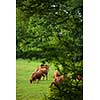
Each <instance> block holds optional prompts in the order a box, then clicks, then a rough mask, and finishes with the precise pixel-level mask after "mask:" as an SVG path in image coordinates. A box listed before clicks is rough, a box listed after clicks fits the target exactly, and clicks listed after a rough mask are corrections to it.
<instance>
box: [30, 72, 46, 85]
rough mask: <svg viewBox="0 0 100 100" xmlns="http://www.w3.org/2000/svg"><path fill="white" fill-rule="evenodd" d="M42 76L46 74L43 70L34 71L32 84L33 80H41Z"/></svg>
mask: <svg viewBox="0 0 100 100" xmlns="http://www.w3.org/2000/svg"><path fill="white" fill-rule="evenodd" d="M42 76H43V77H44V74H43V73H42V72H41V71H37V72H34V73H33V74H32V76H31V79H30V83H31V84H32V81H36V80H37V81H38V82H39V80H40V79H41V77H42Z"/></svg>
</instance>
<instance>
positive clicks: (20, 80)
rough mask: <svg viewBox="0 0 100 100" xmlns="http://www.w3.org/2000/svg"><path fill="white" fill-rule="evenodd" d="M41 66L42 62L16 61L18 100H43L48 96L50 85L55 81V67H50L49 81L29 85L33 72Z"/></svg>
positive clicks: (51, 65)
mask: <svg viewBox="0 0 100 100" xmlns="http://www.w3.org/2000/svg"><path fill="white" fill-rule="evenodd" d="M40 64H41V60H33V61H30V60H23V59H17V60H16V100H43V98H44V96H45V95H48V92H49V86H50V83H51V82H52V81H53V73H54V70H55V67H54V66H53V64H49V65H50V70H49V74H48V80H41V81H40V82H39V83H33V84H30V83H29V79H30V77H31V74H32V72H34V70H35V69H36V68H37V67H38V66H39V65H40Z"/></svg>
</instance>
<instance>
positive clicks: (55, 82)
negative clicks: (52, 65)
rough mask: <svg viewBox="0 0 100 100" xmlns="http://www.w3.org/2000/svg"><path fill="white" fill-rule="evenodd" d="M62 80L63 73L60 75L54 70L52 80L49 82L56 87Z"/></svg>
mask: <svg viewBox="0 0 100 100" xmlns="http://www.w3.org/2000/svg"><path fill="white" fill-rule="evenodd" d="M63 80H64V77H63V75H60V73H59V72H58V71H55V72H54V81H53V82H52V83H51V85H50V87H51V86H56V87H57V88H58V84H60V83H61V82H62V81H63Z"/></svg>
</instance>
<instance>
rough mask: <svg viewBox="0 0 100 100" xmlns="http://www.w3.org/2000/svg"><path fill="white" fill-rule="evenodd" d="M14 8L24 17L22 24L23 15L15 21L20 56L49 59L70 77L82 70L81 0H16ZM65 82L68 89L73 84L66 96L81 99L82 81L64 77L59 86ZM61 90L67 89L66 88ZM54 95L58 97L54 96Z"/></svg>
mask: <svg viewBox="0 0 100 100" xmlns="http://www.w3.org/2000/svg"><path fill="white" fill-rule="evenodd" d="M17 8H18V9H20V11H21V12H23V14H22V15H24V17H22V18H26V19H28V21H27V22H28V23H27V24H26V25H25V22H26V19H23V21H22V18H21V21H20V20H19V22H23V24H20V25H19V24H18V25H17V27H18V31H17V40H18V42H19V44H18V45H17V47H19V48H18V50H21V52H20V54H21V55H20V56H21V57H22V54H23V57H24V58H31V59H32V57H36V58H43V59H44V60H45V61H49V62H51V61H53V62H54V63H55V66H56V67H57V69H58V70H59V71H60V72H61V73H62V74H63V75H64V76H65V77H66V76H68V74H70V75H71V77H72V78H73V77H75V75H76V74H77V73H81V74H83V68H82V66H83V3H82V0H48V1H47V0H26V1H25V0H21V1H20V0H17ZM26 26H27V27H26ZM20 29H21V31H19V30H20ZM23 29H25V30H23ZM21 33H23V34H21ZM59 66H61V70H60V67H59ZM73 84H74V85H73ZM66 86H69V87H70V88H69V89H70V90H71V91H72V89H73V87H74V92H73V93H72V94H73V97H72V98H70V96H69V94H70V93H69V94H68V97H69V99H68V100H70V99H71V100H72V99H73V98H74V100H75V98H76V100H78V97H79V95H81V96H80V98H79V100H82V82H77V81H76V80H75V79H74V78H73V80H72V81H68V80H67V82H65V83H64V85H63V86H62V90H63V89H64V88H65V87H66ZM77 88H79V90H77ZM65 91H68V88H66V90H65ZM71 91H70V92H71ZM75 91H76V92H75ZM78 91H79V92H78ZM57 93H58V91H57ZM76 93H77V94H78V95H77V96H75V95H76ZM54 94H55V93H54ZM58 94H59V93H58ZM55 95H57V94H55ZM59 96H60V94H59ZM65 97H66V95H64V98H65ZM50 99H51V98H50ZM52 99H53V98H52ZM52 99H51V100H52ZM56 99H57V100H59V99H61V98H60V97H59V99H58V98H55V99H54V100H56ZM63 100H65V99H63Z"/></svg>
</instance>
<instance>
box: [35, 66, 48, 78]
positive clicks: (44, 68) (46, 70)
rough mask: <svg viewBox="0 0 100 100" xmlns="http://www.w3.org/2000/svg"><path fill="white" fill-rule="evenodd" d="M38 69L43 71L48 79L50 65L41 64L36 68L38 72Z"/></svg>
mask: <svg viewBox="0 0 100 100" xmlns="http://www.w3.org/2000/svg"><path fill="white" fill-rule="evenodd" d="M37 71H41V72H42V73H43V74H44V77H45V76H46V79H48V71H49V66H48V65H43V66H39V67H38V68H37V69H36V72H37ZM44 77H43V79H44Z"/></svg>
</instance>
